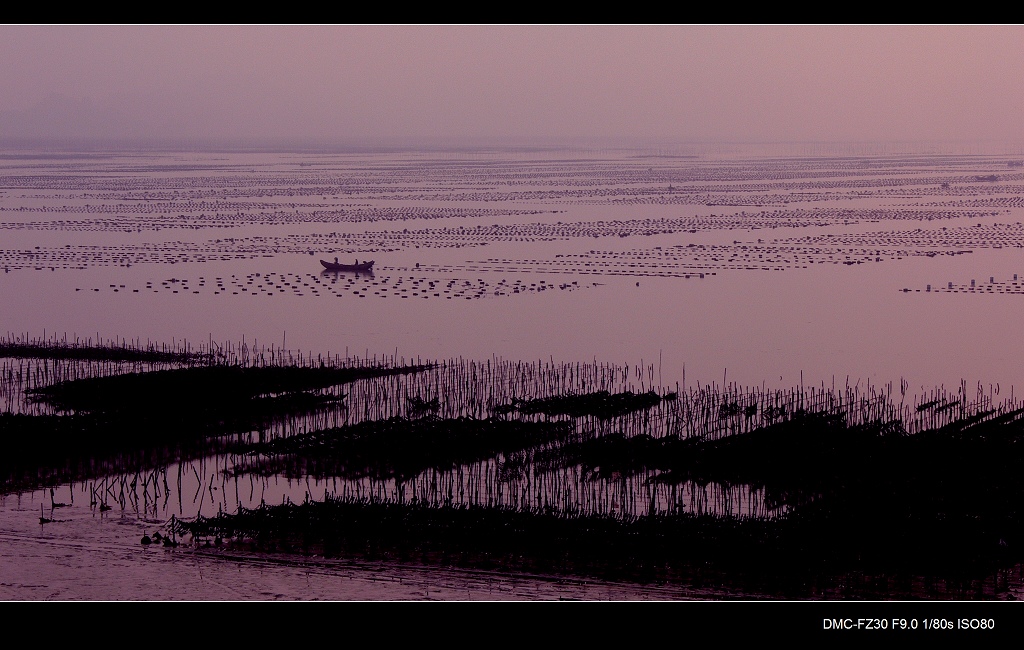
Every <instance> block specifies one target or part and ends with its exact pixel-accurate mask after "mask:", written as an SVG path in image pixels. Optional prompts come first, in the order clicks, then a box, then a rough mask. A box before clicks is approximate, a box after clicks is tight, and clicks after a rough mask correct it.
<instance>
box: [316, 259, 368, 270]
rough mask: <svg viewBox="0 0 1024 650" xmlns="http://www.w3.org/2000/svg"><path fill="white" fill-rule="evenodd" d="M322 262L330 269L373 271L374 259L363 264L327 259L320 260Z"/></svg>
mask: <svg viewBox="0 0 1024 650" xmlns="http://www.w3.org/2000/svg"><path fill="white" fill-rule="evenodd" d="M320 264H321V265H322V266H323V267H324V268H325V269H327V270H328V271H372V270H373V260H370V261H369V262H363V263H362V264H335V263H334V262H328V261H326V260H320Z"/></svg>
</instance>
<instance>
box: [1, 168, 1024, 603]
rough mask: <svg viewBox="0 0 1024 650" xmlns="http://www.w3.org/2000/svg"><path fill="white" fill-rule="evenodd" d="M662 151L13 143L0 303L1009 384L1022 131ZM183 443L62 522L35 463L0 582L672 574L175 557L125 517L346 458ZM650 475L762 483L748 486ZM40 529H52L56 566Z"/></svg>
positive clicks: (225, 496)
mask: <svg viewBox="0 0 1024 650" xmlns="http://www.w3.org/2000/svg"><path fill="white" fill-rule="evenodd" d="M681 153H682V154H685V155H665V152H658V153H656V154H655V153H651V152H644V151H636V150H630V151H602V152H579V151H573V152H566V151H536V152H524V151H507V152H503V151H487V152H468V153H451V152H443V153H438V152H433V153H431V152H424V153H403V154H394V153H388V154H385V153H381V154H372V153H359V154H285V153H276V154H255V153H175V152H171V153H143V154H131V155H128V154H122V153H118V154H95V153H92V154H85V155H78V156H62V155H29V154H25V153H23V152H8V154H7V155H0V168H2V171H0V268H3V271H4V272H3V273H2V274H0V295H2V296H3V303H4V308H3V322H2V324H0V329H2V330H3V332H6V333H8V336H9V337H18V336H20V337H26V336H27V337H28V338H43V337H45V338H52V337H56V338H59V339H63V338H67V339H69V340H74V339H79V340H85V339H92V340H94V341H95V340H96V339H97V338H99V339H102V340H104V341H106V340H118V341H120V340H128V341H132V342H142V343H145V342H147V341H152V342H168V343H170V342H175V343H177V342H180V341H182V340H187V341H189V342H190V343H192V344H194V345H206V344H208V343H209V342H211V341H212V342H221V343H223V342H233V343H235V344H239V343H241V342H243V341H244V342H245V344H246V345H247V346H250V347H252V348H259V349H262V348H271V347H273V348H274V349H277V348H284V349H286V350H289V351H292V352H293V353H298V352H302V353H303V354H311V355H313V356H316V355H318V354H320V355H327V354H332V355H343V356H358V357H367V358H371V359H372V358H373V357H375V356H376V357H378V358H380V357H389V358H390V357H392V356H394V357H397V358H399V359H401V358H405V359H416V358H422V359H450V358H464V359H475V360H487V359H522V360H532V361H544V362H549V363H575V362H590V363H615V364H620V365H629V366H641V367H644V368H650V369H651V373H650V374H645V375H644V376H643V377H641V378H639V379H637V381H636V382H635V388H649V387H650V386H651V385H652V384H654V385H658V386H665V387H673V388H674V387H675V386H676V385H677V384H679V385H681V386H682V387H684V388H686V387H692V386H697V385H707V384H719V385H728V384H733V383H736V384H738V385H741V386H749V387H763V388H772V389H774V388H779V389H786V388H793V387H799V386H825V387H828V388H831V387H843V386H862V387H867V386H876V387H878V386H887V385H894V386H896V389H895V390H896V391H899V390H901V389H902V390H903V391H905V392H906V393H907V394H908V395H916V394H922V393H926V392H927V391H929V390H932V389H934V388H938V387H942V388H945V389H948V390H952V391H954V392H955V391H957V390H958V389H964V388H966V390H967V391H969V393H970V395H971V396H972V397H973V396H974V395H975V394H985V395H991V396H996V397H1009V396H1011V395H1015V391H1016V390H1019V389H1020V388H1021V387H1024V370H1022V368H1024V365H1022V364H1021V363H1020V361H1021V360H1022V359H1024V338H1022V337H1021V336H1020V333H1019V328H1018V327H1017V324H1018V323H1019V322H1020V317H1021V315H1022V311H1024V309H1022V308H1024V258H1022V257H1021V255H1022V253H1021V249H1022V247H1024V225H1022V223H1021V217H1022V214H1024V213H1022V211H1024V199H1022V198H1021V195H1022V193H1024V168H1022V167H1021V166H1020V161H1021V160H1022V158H1020V157H1017V156H1014V155H973V154H962V153H949V154H927V155H911V154H884V155H883V154H878V155H871V154H870V152H867V153H861V154H860V155H857V156H838V155H834V156H823V157H812V156H807V155H801V156H778V155H773V156H768V155H764V154H762V155H759V156H757V157H754V156H746V155H743V154H742V152H740V153H737V152H731V153H729V154H728V155H725V154H721V155H720V154H716V153H708V152H681ZM691 154H692V155H691ZM335 257H338V258H339V259H340V260H341V261H347V262H352V261H354V260H355V259H359V260H361V261H365V260H370V259H372V260H375V266H374V271H373V273H372V274H360V275H355V274H347V273H341V274H330V273H323V272H322V269H321V266H320V264H319V260H320V259H325V260H333V259H334V258H335ZM1018 277H1019V278H1020V279H1018ZM195 462H196V463H199V464H198V465H194V464H184V463H182V464H175V463H171V464H168V465H166V466H164V467H162V468H160V469H159V470H153V471H152V472H151V473H150V474H149V475H143V476H142V477H141V482H140V479H139V477H137V476H131V477H128V476H126V475H125V474H124V473H123V472H122V474H120V475H119V474H118V473H117V472H116V471H112V472H111V475H110V476H109V479H108V481H109V482H107V483H104V484H103V486H104V487H103V489H104V490H105V491H106V490H108V489H110V485H112V484H113V482H115V481H116V482H117V485H118V488H117V492H118V495H119V498H118V499H115V502H116V507H115V508H114V509H113V510H111V511H109V512H105V513H102V514H101V513H98V512H97V511H96V508H95V504H90V501H91V500H94V499H93V495H94V494H96V484H95V482H87V483H73V482H72V483H65V484H58V485H56V486H55V487H56V489H57V491H56V492H55V494H56V496H55V497H54V499H56V500H57V501H63V502H67V503H68V504H69V505H68V507H67V508H63V509H58V510H57V512H58V513H61V514H60V518H62V519H64V520H65V524H66V525H65V526H64V532H63V533H58V532H56V530H55V528H56V524H50V525H48V526H47V527H42V526H40V525H39V524H38V514H36V513H38V512H39V508H40V506H43V507H48V506H49V505H50V504H51V502H52V500H53V499H51V497H50V495H49V493H48V492H47V491H43V492H37V491H31V492H26V493H22V494H12V495H8V496H6V497H3V498H2V501H0V512H2V515H0V537H3V538H4V539H5V540H6V542H7V545H6V548H7V549H8V550H7V551H5V553H6V555H5V556H4V557H2V558H0V565H2V566H3V567H4V574H5V576H7V575H11V576H14V574H15V573H17V577H12V578H11V579H10V580H8V579H7V578H4V580H3V581H2V582H3V583H4V589H6V590H7V591H5V592H4V593H0V597H6V598H9V599H44V598H58V599H80V598H84V599H116V598H175V599H176V598H198V599H205V598H228V599H231V598H245V599H248V598H310V599H311V598H324V599H380V598H395V599H420V598H433V597H436V598H441V599H531V598H539V599H550V598H558V597H579V598H585V599H636V598H681V597H684V596H685V595H687V594H684V593H682V592H678V593H674V592H670V591H664V590H658V589H648V590H643V589H639V588H634V587H630V586H619V585H599V586H596V587H594V586H592V587H589V588H584V587H583V586H580V585H567V584H565V583H559V582H558V581H549V580H543V579H541V580H537V581H533V582H531V581H521V580H520V579H512V578H509V577H504V576H478V575H465V574H459V573H458V572H452V573H451V574H449V573H446V572H442V571H438V570H429V569H424V570H422V571H420V570H413V569H402V570H398V569H394V568H389V569H388V571H385V572H383V573H381V572H380V569H379V567H365V566H360V565H358V564H350V565H345V566H331V567H326V568H325V566H326V565H325V564H320V565H316V566H311V565H308V564H303V563H297V564H296V565H295V566H290V565H288V563H286V562H278V563H266V561H265V560H264V559H260V558H249V559H244V560H243V559H239V558H234V559H232V560H224V559H223V558H216V557H210V556H207V555H204V554H202V553H198V554H194V555H190V556H189V558H188V559H187V560H186V561H180V558H181V556H182V551H181V549H177V550H176V551H175V553H177V554H178V555H177V556H175V557H177V558H179V559H178V560H175V559H171V560H170V561H168V559H167V558H168V557H169V556H168V554H167V553H165V552H164V550H163V549H156V548H153V549H143V548H142V547H141V546H140V545H139V544H138V543H137V540H138V538H139V537H140V536H141V534H142V533H144V532H147V531H149V532H152V530H155V529H156V528H157V527H159V526H162V525H165V524H166V521H167V520H168V519H169V517H170V516H171V515H175V516H186V517H188V516H194V515H195V514H196V513H197V512H204V513H206V514H211V513H214V512H216V511H217V508H219V507H224V508H225V509H227V510H233V509H234V508H236V507H237V506H238V505H239V504H241V505H249V504H252V503H259V501H260V500H266V501H267V502H268V503H273V502H279V501H281V500H282V499H283V498H286V497H289V496H293V497H296V498H297V499H299V500H301V498H302V495H303V494H304V493H305V492H310V493H311V494H312V495H313V496H318V495H322V494H323V493H324V492H325V491H332V490H335V489H336V487H337V486H335V485H325V484H310V483H309V482H308V481H306V482H302V481H289V480H286V479H283V478H267V479H261V480H260V481H254V480H250V479H245V480H244V481H238V480H236V481H234V483H233V484H229V483H226V482H223V479H222V478H221V477H222V476H223V475H222V474H218V472H217V471H216V470H217V466H218V463H220V462H222V461H220V460H216V459H211V460H210V461H209V462H208V463H207V464H208V465H210V466H207V465H204V464H203V463H202V461H199V460H197V461H195ZM211 466H212V468H211ZM481 471H484V470H481ZM133 479H134V480H135V481H136V484H135V486H134V487H133V488H132V489H131V490H129V491H127V492H125V490H124V486H125V485H128V484H130V483H131V481H132V480H133ZM367 489H381V490H387V489H389V487H388V486H367ZM107 494H113V492H107ZM129 494H130V495H132V496H128V495H129ZM642 496H643V497H644V498H646V497H648V496H649V495H642ZM611 497H612V498H614V499H616V500H617V501H619V500H623V501H626V500H629V499H630V498H632V497H630V495H629V494H612V495H611ZM658 498H659V499H665V500H667V501H671V500H672V499H678V498H684V500H685V501H686V502H687V503H691V504H692V503H702V504H704V506H705V507H709V508H710V507H718V508H730V509H735V511H737V512H739V511H743V510H744V509H747V510H748V511H749V510H753V511H755V512H756V511H758V509H759V508H761V507H762V505H760V504H759V498H760V497H759V496H758V495H756V494H755V495H752V496H751V495H749V494H744V493H740V494H736V495H729V494H706V495H694V494H686V495H683V497H680V495H672V496H665V495H660V496H659V497H658ZM744 500H746V504H745V505H744ZM214 504H217V505H214ZM211 508H212V510H211ZM63 513H67V515H66V516H65V515H64V514H63ZM72 522H73V523H72ZM150 529H152V530H150ZM111 552H113V554H114V556H115V557H117V558H119V559H117V560H116V561H117V562H119V563H121V562H123V563H124V564H125V565H126V566H130V567H131V569H129V570H130V571H133V572H138V578H139V579H138V582H140V583H143V584H145V583H146V582H147V578H146V576H147V575H150V572H160V574H161V575H165V574H167V573H168V572H170V573H171V574H173V575H175V576H177V577H176V578H174V579H173V580H172V579H170V578H167V580H172V583H173V581H174V580H176V581H177V583H178V584H179V586H180V588H181V591H179V592H168V593H159V594H150V593H146V592H140V591H138V590H137V588H136V587H135V586H134V585H135V584H136V582H137V581H136V580H135V579H132V580H123V579H116V580H109V579H104V578H100V577H99V576H100V575H101V574H102V572H103V571H104V570H105V569H104V567H106V566H107V563H108V562H111V561H115V560H111V559H103V560H100V559H98V558H99V557H101V556H102V557H107V556H109V555H110V553H111ZM55 556H58V557H61V558H66V559H65V560H61V561H60V562H58V563H57V564H59V565H61V566H62V567H63V568H62V570H61V571H59V572H57V573H54V572H52V570H51V569H52V567H53V566H54V563H53V561H52V558H53V557H55ZM233 562H234V563H233ZM239 567H242V569H239ZM240 570H242V571H243V575H244V576H245V577H244V578H242V579H241V580H238V579H237V578H238V572H239V571H240ZM403 571H404V572H406V573H403ZM224 572H226V573H228V574H231V575H232V576H235V578H236V579H235V580H226V579H225V577H224V575H223V573H224ZM200 574H201V576H200ZM197 576H200V577H199V578H198V580H197ZM311 576H312V577H311ZM331 576H334V577H331ZM129 585H131V586H129ZM211 585H212V586H211ZM435 589H436V591H434V590H435ZM182 593H187V594H189V596H187V597H186V596H181V594H182ZM690 595H693V596H694V597H713V595H709V594H690Z"/></svg>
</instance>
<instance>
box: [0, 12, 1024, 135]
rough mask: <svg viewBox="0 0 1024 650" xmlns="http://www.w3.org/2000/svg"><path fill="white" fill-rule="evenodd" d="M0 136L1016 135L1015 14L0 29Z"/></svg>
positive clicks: (1022, 60) (1018, 58) (1019, 102)
mask: <svg viewBox="0 0 1024 650" xmlns="http://www.w3.org/2000/svg"><path fill="white" fill-rule="evenodd" d="M0 61H3V65H2V66H0V87H2V88H3V89H4V92H3V93H0V138H9V137H19V136H35V135H40V134H49V135H86V136H119V137H196V138H205V137H224V138H254V139H259V138H267V137H271V138H293V137H299V138H332V139H333V138H337V139H351V138H355V139H360V138H391V137H398V138H402V137H418V138H451V139H458V138H462V137H470V138H499V139H500V138H507V137H514V138H531V137H543V138H552V137H553V138H589V137H612V138H633V137H640V138H664V139H671V140H688V139H698V140H732V141H750V140H754V141H793V140H799V141H803V140H825V141H829V140H831V141H845V140H904V141H906V140H979V139H981V140H985V139H995V140H1004V141H1005V140H1013V141H1024V26H1020V25H1011V26H1002V25H990V26H985V25H982V26H956V25H954V26H942V25H939V26H872V25H867V26H842V25H840V26H758V25H752V26H729V25H722V26H716V25H708V26H704V25H676V26H657V25H656V26H615V25H611V26H600V25H598V26H571V25H570V26H563V25H552V26H501V25H496V26H486V25H484V26H475V25H469V26H430V25H426V26H415V25H414V26H391V25H382V26H361V25H354V26H346V25H336V26H273V25H271V26H246V25H242V26H217V25H209V26H190V25H182V26H161V25H155V26H135V25H127V26H103V25H100V26H75V25H66V26H48V25H40V26H31V25H6V26H0Z"/></svg>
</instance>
